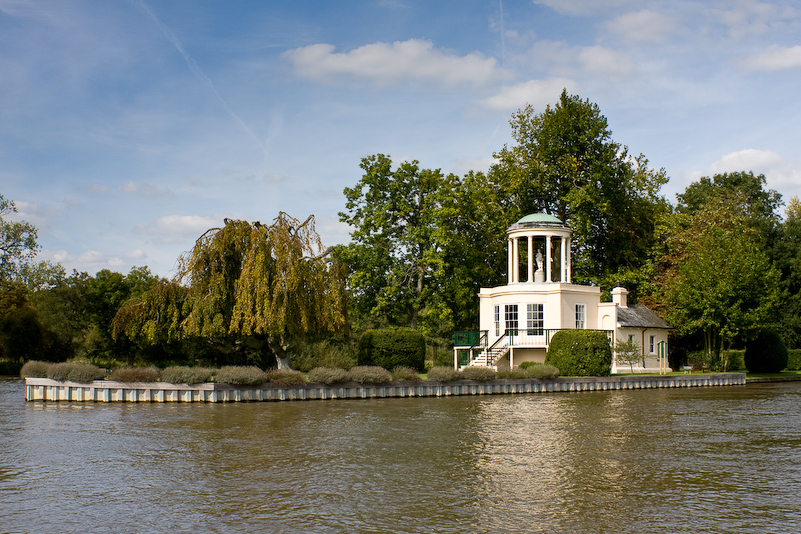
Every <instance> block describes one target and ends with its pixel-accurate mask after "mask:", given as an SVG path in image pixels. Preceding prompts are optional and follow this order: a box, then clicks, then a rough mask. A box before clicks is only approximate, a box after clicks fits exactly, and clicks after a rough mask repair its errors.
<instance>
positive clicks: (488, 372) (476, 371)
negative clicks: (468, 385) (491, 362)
mask: <svg viewBox="0 0 801 534" xmlns="http://www.w3.org/2000/svg"><path fill="white" fill-rule="evenodd" d="M462 378H464V379H465V380H479V381H482V382H485V381H487V380H494V379H495V371H494V370H493V369H492V368H491V367H479V366H470V367H465V368H464V369H462Z"/></svg>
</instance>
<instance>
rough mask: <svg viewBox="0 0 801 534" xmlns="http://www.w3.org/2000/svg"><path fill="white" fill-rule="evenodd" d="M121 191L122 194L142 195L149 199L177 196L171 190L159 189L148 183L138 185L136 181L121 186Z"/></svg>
mask: <svg viewBox="0 0 801 534" xmlns="http://www.w3.org/2000/svg"><path fill="white" fill-rule="evenodd" d="M119 190H120V192H121V193H129V194H136V195H142V196H144V197H149V198H154V197H174V196H175V194H174V193H173V192H172V191H170V190H169V189H159V188H158V187H156V186H155V185H153V184H149V183H146V182H141V183H136V182H134V181H130V182H128V183H126V184H123V185H121V186H120V188H119Z"/></svg>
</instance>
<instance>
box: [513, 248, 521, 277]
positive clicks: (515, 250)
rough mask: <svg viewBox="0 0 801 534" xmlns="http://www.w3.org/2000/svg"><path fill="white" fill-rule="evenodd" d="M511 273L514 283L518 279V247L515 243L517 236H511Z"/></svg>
mask: <svg viewBox="0 0 801 534" xmlns="http://www.w3.org/2000/svg"><path fill="white" fill-rule="evenodd" d="M512 274H513V275H514V280H513V282H514V283H517V282H519V281H520V249H519V247H518V244H517V238H516V237H513V238H512Z"/></svg>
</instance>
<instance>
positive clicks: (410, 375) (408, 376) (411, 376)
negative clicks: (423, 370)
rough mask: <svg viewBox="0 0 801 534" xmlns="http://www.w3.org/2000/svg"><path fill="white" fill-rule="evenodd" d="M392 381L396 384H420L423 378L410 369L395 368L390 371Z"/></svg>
mask: <svg viewBox="0 0 801 534" xmlns="http://www.w3.org/2000/svg"><path fill="white" fill-rule="evenodd" d="M392 380H395V381H396V382H422V381H423V377H421V376H420V373H418V372H417V371H416V370H415V369H412V368H411V367H396V368H394V369H393V370H392Z"/></svg>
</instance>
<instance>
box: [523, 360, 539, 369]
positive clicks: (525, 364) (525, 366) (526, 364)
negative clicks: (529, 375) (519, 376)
mask: <svg viewBox="0 0 801 534" xmlns="http://www.w3.org/2000/svg"><path fill="white" fill-rule="evenodd" d="M535 365H542V364H541V363H540V362H523V363H521V364H520V366H519V368H520V369H528V368H529V367H534V366H535Z"/></svg>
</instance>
